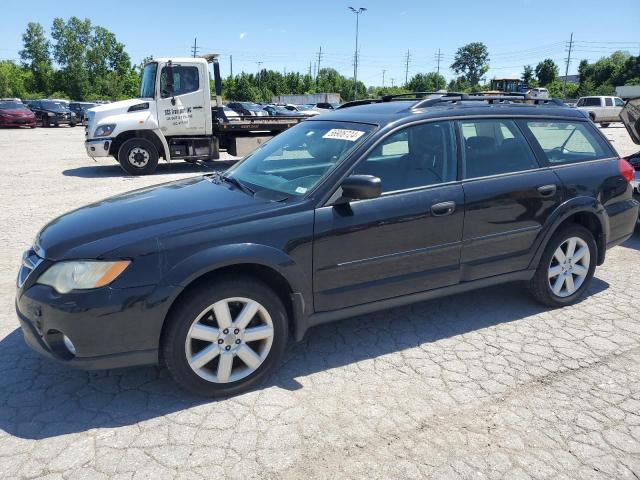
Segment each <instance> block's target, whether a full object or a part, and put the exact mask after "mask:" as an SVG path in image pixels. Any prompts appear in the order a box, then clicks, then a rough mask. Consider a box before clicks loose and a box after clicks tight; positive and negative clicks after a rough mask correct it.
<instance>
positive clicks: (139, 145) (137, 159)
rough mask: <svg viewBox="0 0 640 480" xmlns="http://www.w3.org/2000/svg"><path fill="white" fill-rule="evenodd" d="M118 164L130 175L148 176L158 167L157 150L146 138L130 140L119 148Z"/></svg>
mask: <svg viewBox="0 0 640 480" xmlns="http://www.w3.org/2000/svg"><path fill="white" fill-rule="evenodd" d="M118 162H119V163H120V166H121V167H122V169H123V170H124V171H125V172H127V173H128V174H130V175H149V174H150V173H153V172H155V171H156V167H157V166H158V150H157V149H156V147H155V145H154V144H153V143H151V142H150V141H149V140H147V139H146V138H130V139H129V140H127V141H126V142H124V143H123V144H122V145H121V146H120V149H119V150H118Z"/></svg>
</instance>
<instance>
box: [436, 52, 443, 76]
mask: <svg viewBox="0 0 640 480" xmlns="http://www.w3.org/2000/svg"><path fill="white" fill-rule="evenodd" d="M441 60H442V54H441V53H440V49H438V53H436V62H437V64H438V68H437V71H438V75H439V74H440V61H441Z"/></svg>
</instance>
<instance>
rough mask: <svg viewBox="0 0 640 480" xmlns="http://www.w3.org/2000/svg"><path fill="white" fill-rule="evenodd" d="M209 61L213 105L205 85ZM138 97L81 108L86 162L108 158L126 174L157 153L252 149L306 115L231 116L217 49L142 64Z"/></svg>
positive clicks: (202, 156)
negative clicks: (84, 114) (84, 111)
mask: <svg viewBox="0 0 640 480" xmlns="http://www.w3.org/2000/svg"><path fill="white" fill-rule="evenodd" d="M209 64H212V65H213V78H214V88H215V102H212V99H211V92H210V85H209V83H210V82H209V78H210V77H209ZM142 72H143V73H142V79H141V82H140V95H139V97H138V98H133V99H130V100H123V101H119V102H114V103H109V104H106V105H100V106H98V107H94V108H92V109H90V110H88V111H87V118H86V128H85V148H86V151H87V154H88V155H89V156H90V157H92V158H93V159H97V158H102V157H109V156H111V157H114V158H115V159H116V160H117V161H118V163H119V164H120V166H121V167H122V168H123V170H124V171H125V172H127V173H129V174H131V175H148V174H151V173H153V172H154V171H155V170H156V168H157V166H158V161H159V159H160V158H163V159H165V160H166V161H167V162H172V161H174V160H183V161H187V162H192V163H198V162H210V161H213V160H217V159H219V158H220V150H221V149H225V150H226V151H227V153H229V154H230V155H233V156H236V157H237V156H243V155H246V154H247V153H250V152H251V151H253V150H254V149H255V148H256V147H258V146H259V145H260V144H262V143H264V142H265V141H267V140H268V139H270V138H271V137H273V136H275V135H277V134H278V133H280V132H282V131H284V130H286V129H288V128H289V127H292V126H293V125H295V124H297V123H299V122H301V121H304V120H306V119H307V118H308V117H306V116H298V117H297V116H287V117H282V118H278V117H268V116H265V117H253V116H251V117H249V116H240V118H238V117H234V119H233V121H230V120H229V119H228V118H227V117H226V116H225V113H224V109H223V105H222V80H221V76H220V66H219V63H218V55H217V54H209V55H205V56H203V57H199V58H191V57H186V58H159V59H156V60H152V61H150V62H148V63H146V64H145V65H144V68H143V71H142Z"/></svg>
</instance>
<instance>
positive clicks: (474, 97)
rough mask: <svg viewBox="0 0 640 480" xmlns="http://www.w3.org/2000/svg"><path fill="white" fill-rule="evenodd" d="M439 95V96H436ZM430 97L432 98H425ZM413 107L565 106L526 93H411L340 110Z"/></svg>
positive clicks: (356, 103)
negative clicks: (392, 104)
mask: <svg viewBox="0 0 640 480" xmlns="http://www.w3.org/2000/svg"><path fill="white" fill-rule="evenodd" d="M435 95H437V96H435ZM427 96H429V97H430V98H425V97H427ZM416 100H418V102H417V103H416V104H415V105H412V106H411V108H412V109H416V108H425V107H431V106H434V105H438V104H441V103H452V104H453V103H458V102H487V103H489V104H496V103H497V104H500V103H503V104H504V103H529V104H533V105H558V106H564V105H565V104H564V102H563V101H562V100H559V99H557V98H538V97H532V96H531V95H529V94H526V93H515V92H506V93H503V94H500V95H485V94H483V93H482V92H473V93H465V92H446V93H443V92H411V93H398V94H394V95H384V96H382V97H380V98H367V99H364V100H353V101H351V102H347V103H343V104H342V105H340V106H339V107H338V108H339V109H340V108H349V107H357V106H359V105H371V104H373V103H383V102H384V103H386V102H395V101H416Z"/></svg>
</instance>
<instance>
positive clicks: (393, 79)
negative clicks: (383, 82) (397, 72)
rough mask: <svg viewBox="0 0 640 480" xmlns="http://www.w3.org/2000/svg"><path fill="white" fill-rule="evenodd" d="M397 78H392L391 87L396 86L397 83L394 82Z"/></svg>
mask: <svg viewBox="0 0 640 480" xmlns="http://www.w3.org/2000/svg"><path fill="white" fill-rule="evenodd" d="M395 80H396V79H395V78H392V79H391V88H393V87H394V86H395V85H394V84H393V83H394V82H395Z"/></svg>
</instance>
